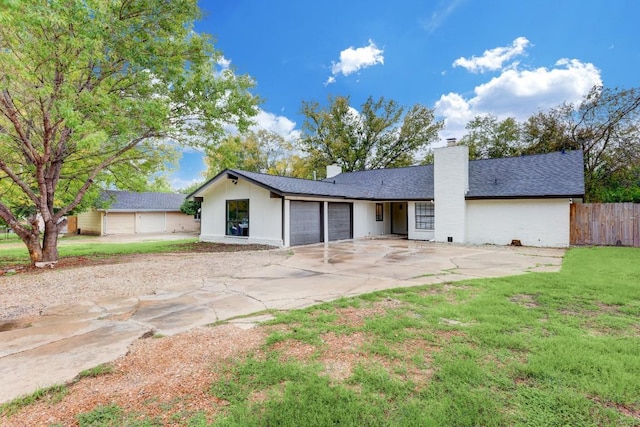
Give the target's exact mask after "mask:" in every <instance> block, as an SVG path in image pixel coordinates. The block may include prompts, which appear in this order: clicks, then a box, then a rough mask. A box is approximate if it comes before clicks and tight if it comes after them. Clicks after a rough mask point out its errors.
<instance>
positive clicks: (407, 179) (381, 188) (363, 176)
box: [326, 165, 433, 200]
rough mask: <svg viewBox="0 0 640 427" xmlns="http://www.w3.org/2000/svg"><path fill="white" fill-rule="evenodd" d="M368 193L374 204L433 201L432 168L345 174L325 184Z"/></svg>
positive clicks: (377, 170)
mask: <svg viewBox="0 0 640 427" xmlns="http://www.w3.org/2000/svg"><path fill="white" fill-rule="evenodd" d="M334 180H335V182H336V184H342V185H350V186H353V187H356V188H358V189H368V191H369V194H370V197H368V198H372V199H376V200H431V199H433V165H426V166H410V167H406V168H392V169H374V170H368V171H360V172H345V173H341V174H339V175H337V176H335V177H333V178H329V179H327V180H326V181H331V182H333V181H334Z"/></svg>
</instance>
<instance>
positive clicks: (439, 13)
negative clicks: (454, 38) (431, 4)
mask: <svg viewBox="0 0 640 427" xmlns="http://www.w3.org/2000/svg"><path fill="white" fill-rule="evenodd" d="M460 3H462V0H453V1H446V2H443V1H441V2H440V3H439V4H438V6H437V7H436V10H435V11H434V12H433V13H432V14H431V17H429V19H424V20H422V21H421V22H420V24H421V25H422V28H424V29H425V30H426V31H428V32H429V33H432V32H434V31H435V30H436V29H438V27H440V26H441V25H442V24H443V23H444V21H445V20H446V19H447V17H448V16H449V15H451V13H453V11H454V10H456V8H457V7H458V6H459V5H460Z"/></svg>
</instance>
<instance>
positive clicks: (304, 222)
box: [289, 200, 322, 246]
mask: <svg viewBox="0 0 640 427" xmlns="http://www.w3.org/2000/svg"><path fill="white" fill-rule="evenodd" d="M321 212H322V211H321V208H320V202H301V201H296V200H292V201H291V205H290V211H289V213H290V215H289V218H290V230H291V233H290V242H289V244H290V245H291V246H296V245H309V244H311V243H320V242H322V215H321Z"/></svg>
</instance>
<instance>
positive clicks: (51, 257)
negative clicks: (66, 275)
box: [32, 221, 58, 265]
mask: <svg viewBox="0 0 640 427" xmlns="http://www.w3.org/2000/svg"><path fill="white" fill-rule="evenodd" d="M32 261H33V260H32ZM40 262H41V263H46V264H47V265H52V264H55V263H57V262H58V224H56V223H54V222H53V221H48V222H45V224H44V234H43V236H42V259H41V260H40Z"/></svg>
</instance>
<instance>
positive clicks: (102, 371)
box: [76, 363, 113, 380]
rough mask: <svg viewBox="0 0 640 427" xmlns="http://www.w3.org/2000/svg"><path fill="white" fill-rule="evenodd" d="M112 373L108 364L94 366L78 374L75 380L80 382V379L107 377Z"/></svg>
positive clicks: (111, 368) (111, 367)
mask: <svg viewBox="0 0 640 427" xmlns="http://www.w3.org/2000/svg"><path fill="white" fill-rule="evenodd" d="M112 372H113V366H111V365H110V364H108V363H103V364H101V365H98V366H94V367H93V368H90V369H85V370H84V371H82V372H80V373H79V374H78V376H77V378H76V380H81V379H82V378H94V377H99V376H101V375H107V374H110V373H112Z"/></svg>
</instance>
